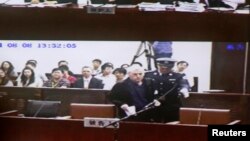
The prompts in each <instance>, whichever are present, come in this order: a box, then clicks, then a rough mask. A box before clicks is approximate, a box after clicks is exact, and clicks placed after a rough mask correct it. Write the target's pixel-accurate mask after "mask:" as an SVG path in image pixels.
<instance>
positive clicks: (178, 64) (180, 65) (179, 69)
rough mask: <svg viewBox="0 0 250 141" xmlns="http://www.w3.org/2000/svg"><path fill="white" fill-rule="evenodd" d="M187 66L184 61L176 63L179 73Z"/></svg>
mask: <svg viewBox="0 0 250 141" xmlns="http://www.w3.org/2000/svg"><path fill="white" fill-rule="evenodd" d="M188 66H189V64H188V62H186V61H179V62H177V69H178V71H179V72H183V71H184V70H185V69H186V68H187V67H188Z"/></svg>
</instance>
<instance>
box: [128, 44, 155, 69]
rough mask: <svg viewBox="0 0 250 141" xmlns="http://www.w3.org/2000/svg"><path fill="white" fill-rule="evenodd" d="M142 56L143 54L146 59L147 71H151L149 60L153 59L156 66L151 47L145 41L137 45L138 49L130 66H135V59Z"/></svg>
mask: <svg viewBox="0 0 250 141" xmlns="http://www.w3.org/2000/svg"><path fill="white" fill-rule="evenodd" d="M143 54H145V57H146V59H147V69H148V70H152V67H151V59H153V61H154V64H156V63H155V57H154V55H153V50H152V45H151V44H150V43H149V42H147V41H142V42H141V44H140V45H139V48H138V49H137V51H136V54H135V55H134V58H133V60H132V62H131V65H132V64H135V63H136V59H137V58H138V57H140V56H141V55H143Z"/></svg>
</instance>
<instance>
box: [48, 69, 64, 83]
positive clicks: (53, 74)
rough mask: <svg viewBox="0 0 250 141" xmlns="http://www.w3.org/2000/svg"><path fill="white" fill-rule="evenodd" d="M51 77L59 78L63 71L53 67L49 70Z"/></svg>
mask: <svg viewBox="0 0 250 141" xmlns="http://www.w3.org/2000/svg"><path fill="white" fill-rule="evenodd" d="M51 76H52V79H55V80H59V79H61V78H62V77H63V72H62V70H61V69H59V68H54V69H53V70H52V72H51Z"/></svg>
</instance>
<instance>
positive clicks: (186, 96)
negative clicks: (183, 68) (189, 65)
mask: <svg viewBox="0 0 250 141" xmlns="http://www.w3.org/2000/svg"><path fill="white" fill-rule="evenodd" d="M180 93H181V94H182V95H183V96H184V98H188V97H189V92H188V90H187V89H185V88H182V89H181V90H180Z"/></svg>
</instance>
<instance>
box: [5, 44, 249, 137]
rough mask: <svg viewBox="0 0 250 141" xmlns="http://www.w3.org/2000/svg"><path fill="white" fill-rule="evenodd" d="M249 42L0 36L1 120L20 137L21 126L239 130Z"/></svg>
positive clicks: (107, 133)
mask: <svg viewBox="0 0 250 141" xmlns="http://www.w3.org/2000/svg"><path fill="white" fill-rule="evenodd" d="M248 48H249V44H248V43H246V42H212V41H211V42H209V41H202V42H201V41H85V40H83V41H75V40H68V41H67V40H0V65H1V66H0V123H1V126H2V125H3V126H2V127H0V128H2V129H4V130H5V131H4V132H6V134H7V132H8V130H13V128H15V130H16V131H17V134H18V135H20V138H21V139H20V140H22V139H28V138H26V137H25V136H22V134H24V132H25V130H24V131H22V129H21V128H22V127H27V131H28V130H30V131H31V130H34V132H35V134H36V135H39V134H40V131H42V132H43V131H44V132H45V130H46V132H47V131H48V132H69V133H71V132H72V131H71V129H72V130H75V129H76V130H77V133H79V134H81V135H77V136H79V138H81V137H82V138H88V140H93V138H94V137H93V136H94V134H95V133H96V134H98V136H99V135H100V137H102V139H100V140H119V141H120V140H136V139H137V140H138V136H140V139H139V140H155V137H157V136H163V138H172V139H173V140H174V139H177V140H184V139H187V140H189V139H188V138H190V136H192V137H195V138H197V139H193V138H192V140H195V141H196V140H197V141H207V140H213V139H214V138H215V137H217V136H239V137H246V136H249V135H247V132H246V131H247V130H248V129H249V128H248V129H247V128H246V126H240V127H239V125H245V124H249V123H250V120H249V119H250V118H249V115H250V114H249V113H250V111H249V108H248V107H249V102H248V101H249V100H250V95H249V93H250V89H249V87H248V86H249V83H250V81H249V76H248V77H247V75H249V69H247V68H248V67H249V66H247V65H249V62H248V61H249V55H248V52H249V49H248ZM13 116H14V117H15V120H16V122H13V121H14V118H13ZM10 117H12V118H10ZM26 117H29V118H28V119H30V120H25V119H26ZM56 119H60V120H56ZM71 119H72V120H71ZM36 120H37V121H36ZM55 120H56V121H57V122H58V123H56V122H55ZM52 121H54V122H52ZM73 121H74V123H73ZM83 121H84V122H83ZM145 122H146V123H145ZM7 123H8V124H7ZM76 123H79V124H81V128H80V127H79V126H76V125H75V124H76ZM147 123H151V124H147ZM228 124H230V125H232V127H230V128H229V127H228V126H224V125H228ZM210 125H213V126H210ZM34 126H41V127H39V129H37V128H35V127H34ZM46 126H50V127H51V129H49V128H48V127H47V128H45V127H46ZM67 126H68V127H69V129H62V128H65V127H67ZM74 128H75V129H74ZM89 128H90V129H92V128H97V129H96V130H94V131H95V133H92V132H90V131H89ZM59 129H60V130H59ZM114 129H115V130H114ZM57 130H58V131H57ZM64 130H65V131H64ZM153 130H157V133H156V132H152V131H153ZM158 130H159V133H158ZM207 130H209V132H207ZM114 131H116V132H114ZM149 131H150V134H151V133H152V136H150V137H148V136H145V134H147V133H148V132H149ZM173 131H175V133H174V132H173ZM86 132H88V133H90V135H89V136H88V137H86V135H85V134H86ZM127 132H129V133H128V134H129V136H126V133H127ZM168 132H171V134H168ZM67 134H68V133H67ZM72 134H73V133H72ZM92 134H93V135H92ZM185 134H189V135H190V136H188V137H186V136H185ZM144 136H145V137H144ZM1 138H2V139H3V140H7V138H13V139H14V137H10V136H8V137H7V135H5V136H2V137H0V139H1ZM34 138H35V137H34ZM41 138H42V137H41ZM50 138H51V137H47V138H46V137H43V139H49V140H50ZM96 138H99V137H96ZM157 138H159V137H157ZM2 139H1V140H2ZM63 140H64V139H63ZM65 140H67V139H65ZM160 140H163V139H160ZM190 140H191V138H190Z"/></svg>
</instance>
